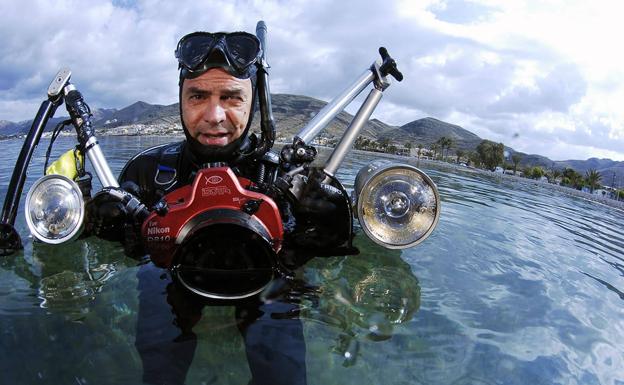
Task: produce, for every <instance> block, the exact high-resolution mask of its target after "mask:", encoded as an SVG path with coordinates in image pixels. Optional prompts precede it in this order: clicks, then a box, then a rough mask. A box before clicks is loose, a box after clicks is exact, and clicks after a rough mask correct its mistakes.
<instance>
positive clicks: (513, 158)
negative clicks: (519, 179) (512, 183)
mask: <svg viewBox="0 0 624 385" xmlns="http://www.w3.org/2000/svg"><path fill="white" fill-rule="evenodd" d="M521 160H522V155H520V154H513V155H512V156H511V161H512V162H513V170H514V175H516V170H517V169H518V163H520V161H521Z"/></svg>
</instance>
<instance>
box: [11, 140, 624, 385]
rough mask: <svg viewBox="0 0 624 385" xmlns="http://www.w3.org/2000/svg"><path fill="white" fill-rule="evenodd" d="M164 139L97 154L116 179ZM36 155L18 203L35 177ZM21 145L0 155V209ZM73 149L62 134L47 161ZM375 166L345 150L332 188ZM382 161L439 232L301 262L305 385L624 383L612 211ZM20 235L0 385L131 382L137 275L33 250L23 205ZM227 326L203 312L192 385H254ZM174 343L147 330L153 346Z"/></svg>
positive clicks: (295, 297)
mask: <svg viewBox="0 0 624 385" xmlns="http://www.w3.org/2000/svg"><path fill="white" fill-rule="evenodd" d="M170 140H172V139H171V138H146V137H103V138H100V143H101V145H102V149H103V151H104V153H105V155H106V156H107V158H108V160H109V162H110V164H111V168H112V169H113V171H114V173H115V174H116V175H117V174H118V172H119V171H120V170H121V168H122V167H123V165H124V164H125V162H126V161H127V160H128V159H129V158H130V157H131V156H132V155H134V154H135V153H136V152H137V151H139V150H140V149H142V148H146V147H149V146H151V145H155V144H159V143H166V142H168V141H170ZM47 143H48V141H47V140H46V139H42V141H41V143H40V145H39V148H38V150H37V153H36V154H35V157H34V159H33V162H32V164H31V167H30V169H29V175H28V180H27V183H26V186H25V189H24V196H25V193H26V191H27V190H28V188H29V186H30V185H31V184H32V183H33V182H34V181H35V180H36V179H37V178H38V177H39V176H41V175H42V169H43V155H44V154H45V147H46V146H47ZM21 145H22V141H21V140H5V141H2V142H0V146H2V149H3V152H2V158H0V196H1V197H4V195H5V193H6V189H7V186H8V183H9V179H10V176H11V173H12V170H13V167H14V164H15V160H16V159H17V155H18V153H19V150H20V148H21ZM72 146H73V141H72V140H71V139H70V138H68V137H61V138H59V139H58V140H57V143H56V144H55V152H54V155H56V156H58V155H59V154H60V153H62V152H63V151H65V150H67V149H69V148H71V147H72ZM379 156H381V155H379V154H364V153H354V154H353V155H351V156H349V157H348V159H347V160H346V161H345V164H344V165H343V166H342V168H341V169H340V170H339V173H338V177H339V179H340V180H341V181H342V182H343V183H344V184H345V186H346V187H347V188H348V189H350V188H351V187H352V185H353V180H354V178H355V175H356V174H357V171H358V170H359V169H360V168H361V167H362V166H363V165H365V164H366V163H367V162H368V161H370V160H372V159H375V158H376V157H379ZM395 160H399V161H409V162H410V163H411V164H414V165H417V166H419V167H420V168H422V169H423V170H424V171H426V172H427V173H428V174H429V175H430V176H431V177H432V179H433V180H434V181H435V182H436V183H437V185H438V188H439V190H440V196H441V200H442V202H441V207H442V214H441V217H440V222H439V224H438V227H437V228H436V230H435V231H434V232H433V234H432V235H431V236H430V237H429V238H428V239H427V240H426V241H425V242H423V243H422V244H420V245H418V246H416V247H413V248H410V249H406V250H403V251H397V250H387V249H384V248H381V247H379V246H377V245H376V244H374V243H373V242H371V241H370V240H367V239H366V237H365V235H364V234H363V233H361V232H360V233H359V234H358V235H357V236H356V240H355V244H356V245H357V246H358V247H359V249H360V254H359V255H356V256H348V257H344V256H343V257H331V258H314V259H312V260H310V261H309V262H308V263H307V264H306V265H305V266H303V267H302V268H301V269H300V270H299V271H298V272H297V273H298V277H299V278H300V280H301V282H303V285H302V286H301V290H299V291H296V292H293V293H291V296H290V297H288V298H289V300H291V301H292V302H293V303H295V304H296V305H297V307H298V308H299V309H300V311H299V312H298V313H297V314H296V315H295V317H298V318H299V319H300V320H301V322H302V324H303V331H304V337H305V360H306V366H307V382H308V384H323V385H328V384H358V385H362V384H622V383H624V306H623V305H624V302H623V301H624V226H623V225H622V224H623V223H624V213H623V212H622V211H618V210H616V209H613V208H611V207H608V206H604V205H600V204H597V203H594V202H590V201H586V200H583V199H581V198H577V197H570V196H567V195H564V194H562V193H561V192H556V191H554V190H551V189H548V188H546V187H544V186H542V185H540V184H536V183H531V182H530V181H521V180H518V181H516V180H513V179H511V180H510V179H500V178H497V177H495V176H490V175H485V174H482V173H476V172H472V171H471V170H459V169H457V170H454V169H452V168H447V167H441V166H438V165H435V164H432V163H427V164H425V163H422V164H418V162H417V160H416V159H408V158H405V157H395ZM96 185H97V184H96ZM96 189H97V186H96ZM23 201H24V198H23V199H22V202H23ZM16 227H17V229H18V230H19V232H20V234H21V235H22V238H23V241H24V246H25V247H24V250H23V251H20V252H18V253H16V254H15V255H12V256H6V257H0V355H1V357H2V359H0V373H1V374H0V384H140V383H142V374H143V362H142V360H141V356H140V354H139V352H138V351H137V348H136V346H135V342H136V339H137V329H138V327H137V326H138V325H137V323H138V322H139V321H141V319H142V318H141V317H139V308H140V306H141V303H140V300H139V290H138V288H137V286H138V278H137V273H138V272H139V271H141V269H145V268H146V267H147V268H149V264H147V265H140V266H139V264H138V263H137V261H136V260H134V259H130V258H128V257H126V256H125V254H124V252H123V248H122V246H120V245H118V244H115V243H111V242H107V241H104V240H99V239H96V238H93V237H91V238H87V239H82V240H79V241H75V242H72V243H70V244H65V245H62V246H54V247H53V246H46V245H42V244H37V243H35V244H33V241H32V238H30V237H28V236H27V233H28V230H27V228H26V225H25V221H24V219H23V207H20V211H19V215H18V218H17V223H16ZM142 295H145V293H143V294H142ZM166 295H167V293H165V292H164V291H163V290H159V289H156V290H154V291H153V296H152V294H151V292H148V298H147V301H148V302H149V301H152V300H153V301H155V302H162V303H165V302H166V301H165V297H166ZM142 300H143V301H145V300H146V299H145V297H142ZM234 313H235V307H234V306H226V305H224V306H209V307H205V308H204V309H203V310H202V313H201V319H199V321H197V324H195V326H194V327H193V332H194V334H195V336H196V348H195V351H194V355H193V357H192V360H191V361H190V366H188V368H186V369H185V371H186V382H187V383H188V384H213V383H214V384H247V383H248V382H249V380H250V376H251V374H250V369H249V363H248V360H247V356H246V352H245V345H244V343H243V339H242V337H241V335H240V332H239V331H238V329H237V326H236V323H235V322H234V318H235V317H234ZM143 337H145V335H144V336H143ZM175 337H176V336H175V335H173V336H168V335H162V333H159V332H158V331H155V332H154V333H153V335H150V334H147V338H148V339H149V338H153V340H154V342H155V344H156V342H158V340H159V339H163V338H165V339H166V338H171V339H173V338H175ZM285 337H286V338H287V337H288V336H285ZM155 346H158V345H157V344H156V345H155ZM157 353H158V352H157ZM178 359H181V357H180V358H176V356H175V355H174V356H172V357H171V358H170V360H169V361H166V362H164V365H165V366H166V365H171V367H175V366H176V365H177V364H178V362H176V361H177V360H178ZM268 370H275V371H276V373H279V371H280V368H279V367H275V368H271V369H268Z"/></svg>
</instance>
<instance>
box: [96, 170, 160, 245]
mask: <svg viewBox="0 0 624 385" xmlns="http://www.w3.org/2000/svg"><path fill="white" fill-rule="evenodd" d="M138 192H139V188H138V186H137V185H136V184H135V183H133V182H124V184H123V185H122V186H121V187H105V188H104V189H102V191H100V192H98V193H97V194H95V196H94V197H93V199H92V200H91V202H90V203H89V209H88V212H89V215H90V220H89V222H90V230H91V231H90V232H91V233H92V234H95V235H97V236H98V237H100V238H103V239H106V240H109V241H121V242H123V241H125V240H126V238H127V231H126V230H127V228H128V227H129V226H130V227H133V228H137V227H138V228H140V225H141V224H142V223H143V220H144V219H145V218H146V217H147V216H148V215H149V210H147V208H146V207H145V205H143V204H142V203H141V202H140V201H139V199H138V198H136V195H138Z"/></svg>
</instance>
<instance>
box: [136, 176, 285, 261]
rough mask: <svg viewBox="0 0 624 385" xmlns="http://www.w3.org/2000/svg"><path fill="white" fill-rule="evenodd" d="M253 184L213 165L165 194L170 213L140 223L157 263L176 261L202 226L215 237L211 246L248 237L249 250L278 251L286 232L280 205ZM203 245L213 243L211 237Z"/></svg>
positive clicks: (145, 239) (234, 243) (234, 246)
mask: <svg viewBox="0 0 624 385" xmlns="http://www.w3.org/2000/svg"><path fill="white" fill-rule="evenodd" d="M253 186H254V184H253V183H252V182H251V181H250V180H249V179H246V178H243V177H237V176H236V175H235V174H234V172H233V171H232V170H231V169H230V168H229V167H214V168H206V169H202V170H200V171H199V172H198V173H197V175H196V177H195V180H194V181H193V184H192V185H188V186H184V187H181V188H179V189H177V190H175V191H173V192H171V193H169V194H167V195H165V196H164V198H163V199H164V200H165V201H166V202H167V206H168V211H167V213H166V214H164V215H159V214H157V213H155V212H154V213H152V214H151V215H150V216H149V217H148V218H147V219H146V220H145V221H144V222H143V225H142V228H141V231H142V235H143V240H144V243H145V245H146V248H147V250H148V252H149V253H150V257H151V259H152V261H153V262H154V264H156V265H157V266H159V267H163V268H171V267H175V266H174V265H175V264H176V263H177V262H176V258H177V253H178V252H179V251H180V249H181V248H183V246H184V244H185V243H187V242H188V241H190V240H191V239H193V237H194V236H195V235H197V234H199V233H200V232H203V233H208V234H212V235H211V236H210V237H212V238H217V239H214V240H213V241H212V242H213V243H212V245H213V246H215V242H217V241H219V240H222V242H220V243H229V245H228V247H231V248H236V247H237V246H240V244H239V243H240V242H249V243H250V244H249V245H247V249H248V250H254V249H256V248H257V247H259V248H261V249H263V250H264V254H265V255H268V254H273V255H274V256H276V255H277V253H278V252H279V251H280V249H281V246H282V241H283V237H284V230H283V224H282V219H281V216H280V213H279V209H278V207H277V205H276V204H275V202H274V201H273V200H272V199H271V198H270V197H268V196H266V195H264V194H261V193H259V192H255V191H250V190H249V188H251V187H253ZM224 235H225V236H224ZM239 235H241V236H240V237H239ZM230 236H231V237H232V238H231V239H227V238H229V237H230ZM240 238H245V240H242V239H240ZM254 243H257V245H256V244H254ZM198 245H199V247H204V246H203V245H202V244H198ZM220 246H222V245H220ZM205 247H210V242H208V243H207V244H206V245H205ZM215 258H219V256H215ZM198 263H199V262H198Z"/></svg>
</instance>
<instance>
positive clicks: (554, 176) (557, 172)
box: [550, 169, 561, 183]
mask: <svg viewBox="0 0 624 385" xmlns="http://www.w3.org/2000/svg"><path fill="white" fill-rule="evenodd" d="M550 176H551V178H552V182H551V183H557V182H556V181H557V178H559V177H560V176H561V171H560V170H557V169H554V170H552V171H551V172H550Z"/></svg>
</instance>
